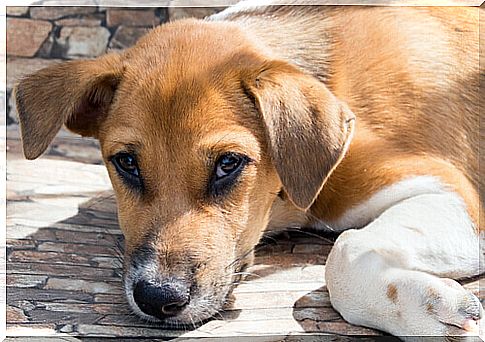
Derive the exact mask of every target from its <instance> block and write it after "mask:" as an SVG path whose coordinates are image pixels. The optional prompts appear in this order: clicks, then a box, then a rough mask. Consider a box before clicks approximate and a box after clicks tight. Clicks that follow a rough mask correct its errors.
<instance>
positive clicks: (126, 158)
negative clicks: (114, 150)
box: [113, 153, 140, 177]
mask: <svg viewBox="0 0 485 342" xmlns="http://www.w3.org/2000/svg"><path fill="white" fill-rule="evenodd" d="M113 163H114V164H115V167H116V168H117V169H118V172H126V173H128V174H130V175H132V176H136V177H138V176H139V175H140V172H139V170H138V164H137V162H136V159H135V157H134V156H132V155H131V154H129V153H118V154H117V155H116V156H115V157H114V158H113Z"/></svg>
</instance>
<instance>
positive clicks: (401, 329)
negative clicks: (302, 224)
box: [326, 192, 484, 336]
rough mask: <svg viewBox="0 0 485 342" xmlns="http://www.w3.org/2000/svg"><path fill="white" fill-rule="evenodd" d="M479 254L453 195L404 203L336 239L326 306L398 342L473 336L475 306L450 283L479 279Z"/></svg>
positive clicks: (474, 236) (466, 217)
mask: <svg viewBox="0 0 485 342" xmlns="http://www.w3.org/2000/svg"><path fill="white" fill-rule="evenodd" d="M483 251H484V250H483V246H482V248H480V245H479V235H478V234H477V230H476V228H475V227H474V224H473V222H472V220H471V219H470V217H469V215H468V213H467V210H466V207H465V204H464V203H463V200H462V199H461V197H460V196H459V195H457V194H455V193H452V192H446V193H440V194H421V195H418V196H415V197H412V198H409V199H406V200H403V201H401V202H399V203H397V204H395V205H393V206H392V207H391V208H389V209H387V210H386V211H384V212H383V213H382V214H381V215H380V216H379V217H378V218H377V219H376V220H374V221H373V222H372V223H370V224H369V225H368V226H366V227H365V228H362V229H360V230H355V229H352V230H348V231H345V232H344V233H343V234H342V235H341V236H340V237H339V238H338V240H337V241H336V243H335V246H334V247H333V249H332V251H331V253H330V255H329V257H328V262H327V266H326V282H327V287H328V290H329V292H330V298H331V302H332V305H333V306H334V307H335V309H336V310H337V311H339V312H340V313H341V314H342V316H343V317H344V318H345V319H346V320H347V321H348V322H350V323H353V324H357V325H364V326H368V327H374V328H377V329H380V330H383V331H387V332H389V333H391V334H393V335H397V336H410V335H467V334H471V335H477V334H478V323H477V320H478V319H479V318H480V317H481V315H482V310H483V309H482V306H481V304H480V301H479V300H478V298H477V297H475V296H474V295H473V294H472V293H470V292H468V291H466V290H465V289H464V288H463V287H462V286H461V285H460V284H458V283H457V282H455V281H454V280H451V279H450V278H454V279H457V278H461V277H467V276H472V275H477V274H479V273H480V265H481V264H482V263H483V261H484V253H483ZM483 321H484V320H481V321H480V325H482V324H483V323H482V322H483ZM480 330H482V328H480ZM481 333H483V331H482V332H481Z"/></svg>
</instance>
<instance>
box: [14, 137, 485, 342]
mask: <svg viewBox="0 0 485 342" xmlns="http://www.w3.org/2000/svg"><path fill="white" fill-rule="evenodd" d="M7 137H8V140H7V145H8V158H7V161H8V165H7V194H8V197H7V335H9V336H12V337H15V336H37V337H36V338H34V339H33V340H37V339H38V338H39V337H38V336H51V337H55V338H60V337H63V338H70V339H68V340H73V341H74V340H77V339H76V337H79V338H81V337H82V338H87V337H92V338H98V337H116V338H125V339H130V338H140V337H146V338H152V339H156V338H162V339H170V338H175V339H178V338H184V339H189V338H196V337H207V338H211V339H213V338H215V337H222V338H223V339H222V340H224V339H227V338H229V337H231V339H234V338H235V337H238V336H240V337H246V338H249V339H250V340H254V341H259V340H260V341H279V340H282V339H283V338H284V339H285V340H289V341H291V340H294V341H298V340H301V339H302V338H304V337H305V336H308V337H310V336H311V335H312V334H322V335H338V336H340V337H339V338H343V337H344V336H348V335H369V336H376V335H380V332H378V331H376V330H373V329H367V328H363V327H357V326H353V325H351V324H349V323H347V322H345V321H344V320H343V319H342V318H341V317H340V315H339V314H338V313H337V312H335V311H334V310H333V309H332V307H331V305H330V301H329V297H328V292H327V289H326V287H325V282H324V276H323V275H324V269H325V261H326V256H327V254H328V252H329V251H330V248H331V246H332V241H333V238H334V237H329V236H320V235H316V234H314V233H310V232H299V231H296V230H290V231H287V232H285V233H283V234H279V235H277V236H275V237H272V238H271V239H267V241H266V242H265V243H264V244H262V245H261V246H260V247H259V248H258V253H257V256H256V264H255V265H254V266H253V267H251V268H250V269H249V272H251V273H253V274H254V275H253V276H250V277H249V278H248V279H246V281H245V282H243V283H242V284H241V285H239V286H238V287H237V288H236V289H235V290H234V292H233V294H232V296H233V300H234V304H233V305H232V306H231V307H228V308H227V310H226V311H225V312H224V313H222V314H221V315H220V316H219V317H216V318H215V319H214V320H212V321H209V322H207V323H206V324H204V325H202V326H200V327H199V328H197V329H195V330H170V329H166V328H165V327H163V326H161V325H156V324H151V323H147V322H143V321H141V320H140V319H138V318H137V317H135V316H134V315H133V314H132V313H131V310H130V308H129V307H128V305H127V303H126V301H125V298H124V295H123V288H122V281H121V273H122V260H121V256H122V244H123V242H122V241H123V239H122V235H121V232H120V231H119V229H118V226H117V218H116V203H115V199H114V196H113V193H112V192H111V186H110V184H109V180H108V177H107V175H106V170H105V168H104V166H103V165H100V164H102V161H101V159H100V154H99V151H98V149H97V146H96V144H95V143H94V142H93V141H92V140H90V139H79V138H74V137H73V136H71V135H69V134H68V133H62V134H61V136H60V137H58V138H56V140H55V141H54V143H53V145H54V146H56V149H52V148H51V149H50V150H48V151H47V154H46V155H45V156H43V157H42V158H41V159H39V160H37V161H27V160H24V159H23V158H22V156H21V155H20V152H21V149H20V141H19V137H18V133H17V132H15V131H14V130H12V129H9V131H8V132H7ZM73 146H75V148H73V149H72V150H70V148H71V147H73ZM56 150H57V151H71V153H66V154H63V153H56V152H54V151H56ZM467 286H468V287H469V288H470V289H471V290H473V291H474V292H476V293H478V292H480V293H481V294H482V295H483V294H484V292H483V290H484V289H483V288H480V284H479V283H478V280H475V281H474V282H471V283H470V284H468V285H467ZM292 336H293V337H292ZM12 340H13V339H12Z"/></svg>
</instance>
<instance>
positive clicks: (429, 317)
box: [395, 275, 485, 339]
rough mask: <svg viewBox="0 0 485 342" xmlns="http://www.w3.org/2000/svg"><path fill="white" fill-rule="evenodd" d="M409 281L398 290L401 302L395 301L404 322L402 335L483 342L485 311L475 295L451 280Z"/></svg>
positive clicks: (426, 279)
mask: <svg viewBox="0 0 485 342" xmlns="http://www.w3.org/2000/svg"><path fill="white" fill-rule="evenodd" d="M409 280H410V279H408V281H406V282H405V286H402V285H403V284H402V283H401V286H398V287H397V289H398V290H397V291H399V288H400V290H401V292H402V293H401V296H399V299H398V301H397V300H395V304H396V306H397V307H398V312H399V316H402V318H403V321H401V322H400V323H401V324H402V325H401V327H400V328H404V330H401V331H400V335H414V336H415V335H425V336H449V337H451V336H462V337H465V336H480V337H482V339H483V331H484V325H485V320H483V319H482V317H483V308H482V304H481V303H480V300H479V299H478V298H477V297H476V296H475V295H474V294H473V293H471V292H469V291H467V290H466V289H464V288H463V287H462V286H461V285H460V284H459V283H458V282H456V281H454V280H451V279H446V278H438V277H435V276H429V275H427V277H425V278H424V279H423V278H421V277H419V279H416V281H415V282H409ZM413 293H414V295H413ZM408 296H410V297H408ZM396 299H397V298H396ZM397 323H398V324H399V320H398V322H397ZM398 329H399V328H398ZM399 330H400V329H399Z"/></svg>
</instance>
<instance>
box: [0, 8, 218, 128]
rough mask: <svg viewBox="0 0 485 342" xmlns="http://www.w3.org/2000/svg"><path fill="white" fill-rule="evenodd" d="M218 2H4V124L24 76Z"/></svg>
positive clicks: (13, 118)
mask: <svg viewBox="0 0 485 342" xmlns="http://www.w3.org/2000/svg"><path fill="white" fill-rule="evenodd" d="M221 9H222V8H220V7H211V8H207V7H202V8H201V7H198V8H190V7H158V8H154V7H148V8H134V7H127V8H122V7H100V6H84V7H7V98H6V100H7V125H10V124H15V123H17V112H16V108H15V101H14V99H13V96H12V88H13V86H14V84H15V82H16V81H17V80H18V79H19V78H20V77H22V76H23V75H26V74H29V73H32V72H34V71H36V70H38V69H40V68H43V67H46V66H48V65H49V64H52V63H55V62H59V61H62V60H70V59H79V58H94V57H97V56H99V55H101V54H103V53H105V52H107V51H116V50H121V49H125V48H127V47H129V46H131V45H133V44H134V43H135V42H136V41H137V40H138V38H140V37H141V36H142V35H143V34H145V33H146V32H147V30H148V29H150V28H152V27H154V26H157V25H159V24H161V23H164V22H167V21H169V20H176V19H181V18H186V17H197V18H202V17H205V16H207V15H210V14H212V13H215V12H218V11H220V10H221Z"/></svg>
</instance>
